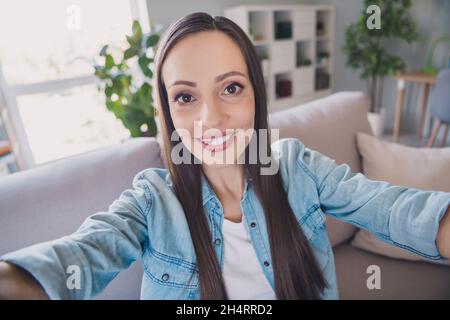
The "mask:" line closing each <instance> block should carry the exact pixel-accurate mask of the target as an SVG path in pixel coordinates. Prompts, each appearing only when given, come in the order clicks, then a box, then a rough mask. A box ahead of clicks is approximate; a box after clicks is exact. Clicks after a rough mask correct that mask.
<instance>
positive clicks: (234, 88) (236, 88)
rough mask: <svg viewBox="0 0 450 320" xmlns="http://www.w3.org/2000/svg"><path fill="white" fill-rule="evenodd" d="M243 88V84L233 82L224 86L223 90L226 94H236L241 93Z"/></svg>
mask: <svg viewBox="0 0 450 320" xmlns="http://www.w3.org/2000/svg"><path fill="white" fill-rule="evenodd" d="M243 88H244V86H243V85H241V84H240V83H237V82H233V83H232V84H230V85H229V86H228V87H226V88H225V91H226V92H227V93H228V94H227V95H238V94H239V93H241V91H242V89H243Z"/></svg>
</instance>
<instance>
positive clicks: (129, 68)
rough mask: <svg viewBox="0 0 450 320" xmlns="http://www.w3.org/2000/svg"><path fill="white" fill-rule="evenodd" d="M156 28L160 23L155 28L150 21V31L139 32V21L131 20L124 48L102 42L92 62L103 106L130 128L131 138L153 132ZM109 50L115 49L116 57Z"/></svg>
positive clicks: (154, 134) (155, 127) (157, 37)
mask: <svg viewBox="0 0 450 320" xmlns="http://www.w3.org/2000/svg"><path fill="white" fill-rule="evenodd" d="M159 28H160V25H158V26H156V27H155V26H154V24H153V23H152V22H151V31H150V32H148V33H143V32H142V28H141V25H140V24H139V22H138V21H136V20H135V21H133V24H132V34H131V35H129V36H126V40H127V47H126V48H125V50H122V49H118V48H111V47H110V46H109V45H104V46H103V47H102V48H101V50H100V53H99V57H98V59H97V60H98V61H97V62H96V63H95V65H94V69H95V75H96V76H97V77H98V78H99V79H100V85H99V90H103V92H104V93H105V97H106V107H107V108H108V110H110V111H111V112H113V113H114V115H115V116H116V117H117V118H118V119H119V120H120V121H121V122H122V123H123V125H124V126H125V127H126V128H127V129H128V130H129V131H130V136H131V137H154V136H156V134H157V126H156V121H155V114H156V108H155V107H154V102H153V97H152V78H153V71H152V64H153V54H154V52H155V51H154V49H155V47H156V45H157V44H158V41H159V38H160V36H159V33H158V30H159ZM111 50H115V51H116V52H117V51H118V52H119V54H118V55H116V58H114V57H113V54H112V53H111V52H110V51H111ZM117 56H118V57H117ZM116 60H118V61H116Z"/></svg>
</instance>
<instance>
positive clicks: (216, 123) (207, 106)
mask: <svg viewBox="0 0 450 320" xmlns="http://www.w3.org/2000/svg"><path fill="white" fill-rule="evenodd" d="M223 116H224V115H223V113H222V110H221V109H220V107H219V106H218V105H217V104H215V103H214V102H209V103H204V104H203V106H202V111H201V117H200V120H201V121H202V122H203V124H204V125H205V126H207V127H208V128H217V127H220V123H221V122H222V120H223V119H222V118H223Z"/></svg>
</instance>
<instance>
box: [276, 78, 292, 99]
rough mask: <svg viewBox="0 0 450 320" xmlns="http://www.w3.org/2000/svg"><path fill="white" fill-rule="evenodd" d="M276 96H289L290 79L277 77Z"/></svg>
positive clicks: (290, 90)
mask: <svg viewBox="0 0 450 320" xmlns="http://www.w3.org/2000/svg"><path fill="white" fill-rule="evenodd" d="M276 93H277V97H278V98H284V97H290V96H291V95H292V81H291V80H289V79H279V80H277V84H276Z"/></svg>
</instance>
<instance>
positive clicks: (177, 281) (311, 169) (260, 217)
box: [0, 13, 450, 299]
mask: <svg viewBox="0 0 450 320" xmlns="http://www.w3.org/2000/svg"><path fill="white" fill-rule="evenodd" d="M155 69H156V70H155V80H156V82H155V86H156V89H157V90H156V96H157V97H156V101H157V106H158V111H159V115H160V120H161V121H160V123H161V130H162V131H161V132H162V136H163V140H164V143H163V144H164V156H165V162H166V165H167V168H168V169H167V170H166V169H155V168H149V169H146V170H143V171H141V172H140V173H138V174H137V175H136V176H135V178H134V180H133V189H129V190H126V191H124V192H123V193H122V194H121V196H120V198H119V199H117V200H116V201H114V203H113V204H112V205H111V206H110V207H109V210H108V212H98V213H95V214H94V215H92V216H91V217H89V218H88V219H87V220H86V221H85V222H84V223H83V224H82V226H81V227H80V228H79V230H77V231H76V232H75V233H73V234H72V235H70V236H67V237H63V238H61V239H58V240H54V241H50V242H46V243H41V244H37V245H34V246H31V247H28V248H24V249H22V250H18V251H16V252H12V253H9V254H6V255H4V256H3V257H2V259H3V260H4V262H2V263H1V265H0V296H2V297H4V298H30V297H32V298H75V299H76V298H78V299H82V298H90V297H92V296H94V295H96V294H98V293H99V292H100V291H101V290H102V289H103V288H104V287H105V286H106V285H107V284H108V283H109V282H110V281H111V280H112V279H113V278H114V277H115V276H116V275H117V274H118V273H119V272H120V271H122V270H124V269H125V268H127V267H128V266H129V265H130V264H131V263H132V262H133V261H135V260H137V259H142V263H143V268H144V275H143V282H142V289H141V297H142V298H143V299H319V298H322V299H335V298H338V293H337V285H336V277H335V270H334V269H335V268H334V260H333V254H332V249H331V246H330V243H329V240H328V237H327V232H326V226H325V214H330V215H332V216H334V217H336V218H340V219H342V220H344V221H347V222H350V223H353V224H355V225H357V226H359V227H363V228H366V229H369V230H370V231H372V232H373V233H375V234H376V235H378V236H379V237H380V238H382V239H383V240H385V241H387V242H389V243H392V244H396V245H398V246H401V247H403V248H405V249H408V250H411V251H413V252H415V253H418V254H421V255H423V256H425V257H428V258H430V259H441V258H443V257H449V256H450V222H449V220H450V218H449V216H450V215H449V214H448V212H449V210H450V209H449V204H450V194H449V193H445V192H431V191H422V190H417V189H411V188H406V187H402V186H393V185H390V184H388V183H385V182H381V181H370V180H368V179H367V178H365V177H364V176H363V175H362V174H360V173H358V174H355V173H351V172H350V169H349V167H348V166H347V165H345V164H343V165H337V164H336V163H335V162H334V161H333V160H332V159H329V158H327V157H326V156H324V155H322V154H320V153H318V152H316V151H314V150H311V149H308V148H306V147H305V146H304V145H303V144H302V143H301V142H300V141H299V140H297V139H281V140H278V141H277V142H275V143H272V144H271V143H270V141H271V140H270V136H268V135H267V136H266V133H267V131H265V130H264V129H267V128H268V125H267V104H266V92H265V86H264V80H263V77H262V72H261V68H260V65H259V62H258V59H257V55H256V52H255V49H254V47H253V46H252V44H251V42H250V41H249V39H248V38H247V37H246V35H245V34H244V33H243V31H242V30H241V29H240V28H239V27H238V26H237V25H236V24H234V23H233V22H231V21H230V20H228V19H226V18H224V17H214V18H213V17H211V16H210V15H208V14H205V13H194V14H190V15H187V16H185V17H183V18H181V19H180V20H178V21H176V22H175V23H174V24H172V25H171V26H170V28H169V29H168V31H166V33H165V37H164V38H163V39H162V41H161V43H160V45H159V47H158V51H157V55H156V60H155ZM214 129H215V131H214ZM179 139H181V143H180V141H179ZM256 141H257V143H255V142H256ZM261 142H262V143H261ZM265 155H266V156H268V159H270V160H271V161H270V162H267V161H265V162H263V161H262V160H263V159H264V156H265ZM274 167H275V170H274V169H273V168H274ZM70 268H72V269H70ZM74 268H75V269H74ZM77 268H78V270H79V271H80V274H81V279H80V280H79V283H78V285H77V284H76V283H75V285H73V283H72V286H70V285H68V281H67V280H68V274H67V270H76V269H77Z"/></svg>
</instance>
